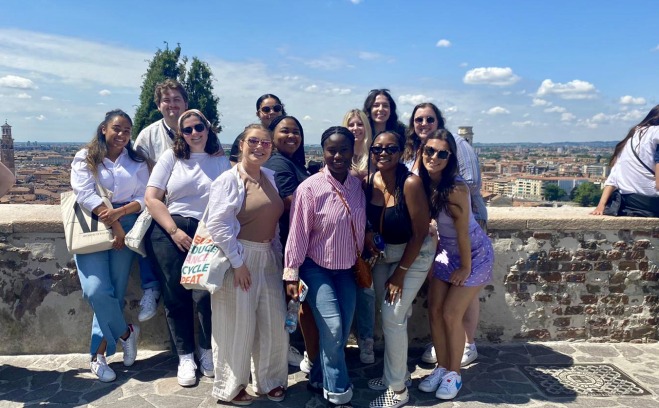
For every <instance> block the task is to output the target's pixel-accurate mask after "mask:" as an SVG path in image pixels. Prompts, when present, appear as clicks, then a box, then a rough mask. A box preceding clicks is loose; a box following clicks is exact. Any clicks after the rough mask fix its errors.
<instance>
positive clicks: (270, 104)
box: [229, 94, 287, 166]
mask: <svg viewBox="0 0 659 408" xmlns="http://www.w3.org/2000/svg"><path fill="white" fill-rule="evenodd" d="M286 115H287V114H286V109H284V104H283V103H281V99H279V97H278V96H277V95H273V94H265V95H261V96H259V99H257V100H256V117H258V118H259V121H261V124H262V125H263V127H265V128H268V127H269V126H270V123H272V121H273V120H274V119H275V118H276V117H278V116H286ZM239 143H240V136H238V137H237V138H236V140H235V141H234V142H233V145H231V153H230V154H229V161H230V162H231V165H232V166H233V165H235V164H236V163H238V161H239V159H238V156H239V155H240V149H239V147H238V145H239Z"/></svg>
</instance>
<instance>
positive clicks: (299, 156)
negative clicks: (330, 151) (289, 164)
mask: <svg viewBox="0 0 659 408" xmlns="http://www.w3.org/2000/svg"><path fill="white" fill-rule="evenodd" d="M282 112H283V110H282ZM284 119H291V120H293V121H294V122H295V124H296V125H297V128H298V129H300V139H301V142H300V146H299V147H298V148H297V150H296V151H295V152H294V153H293V156H292V157H291V158H290V159H291V160H293V162H294V163H295V164H298V165H300V166H302V167H305V165H306V163H307V161H306V158H305V157H304V129H302V124H301V123H300V121H299V120H297V118H296V117H294V116H288V115H286V114H284V115H281V116H277V117H276V118H274V119H273V120H272V122H270V126H268V130H270V132H271V133H272V137H273V140H274V136H275V128H276V127H277V125H278V124H279V122H281V121H282V120H284ZM305 168H306V167H305Z"/></svg>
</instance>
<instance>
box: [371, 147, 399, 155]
mask: <svg viewBox="0 0 659 408" xmlns="http://www.w3.org/2000/svg"><path fill="white" fill-rule="evenodd" d="M382 152H387V154H396V153H398V152H400V147H398V146H387V147H382V146H371V153H373V154H382Z"/></svg>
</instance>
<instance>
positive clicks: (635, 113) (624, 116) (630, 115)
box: [618, 109, 647, 122]
mask: <svg viewBox="0 0 659 408" xmlns="http://www.w3.org/2000/svg"><path fill="white" fill-rule="evenodd" d="M646 114H647V112H644V111H640V110H638V109H634V110H631V111H629V112H624V113H620V114H619V115H618V117H619V118H620V120H622V121H626V122H629V121H634V122H638V121H639V120H641V119H643V118H644V117H645V115H646Z"/></svg>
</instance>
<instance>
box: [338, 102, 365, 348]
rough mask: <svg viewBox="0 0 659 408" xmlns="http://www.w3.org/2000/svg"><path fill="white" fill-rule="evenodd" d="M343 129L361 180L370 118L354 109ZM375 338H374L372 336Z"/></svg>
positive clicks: (356, 173) (348, 115)
mask: <svg viewBox="0 0 659 408" xmlns="http://www.w3.org/2000/svg"><path fill="white" fill-rule="evenodd" d="M342 126H343V127H346V128H348V130H350V131H351V132H352V134H353V135H355V155H354V156H353V157H352V174H353V175H354V176H356V177H357V178H359V179H362V178H364V177H366V173H368V159H369V156H368V148H369V147H370V146H371V140H372V139H373V131H372V130H371V124H370V123H369V121H368V117H367V116H366V114H365V113H364V112H362V111H361V110H359V109H352V110H350V111H349V112H348V113H346V115H345V116H344V117H343V123H342ZM371 337H373V336H371Z"/></svg>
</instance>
